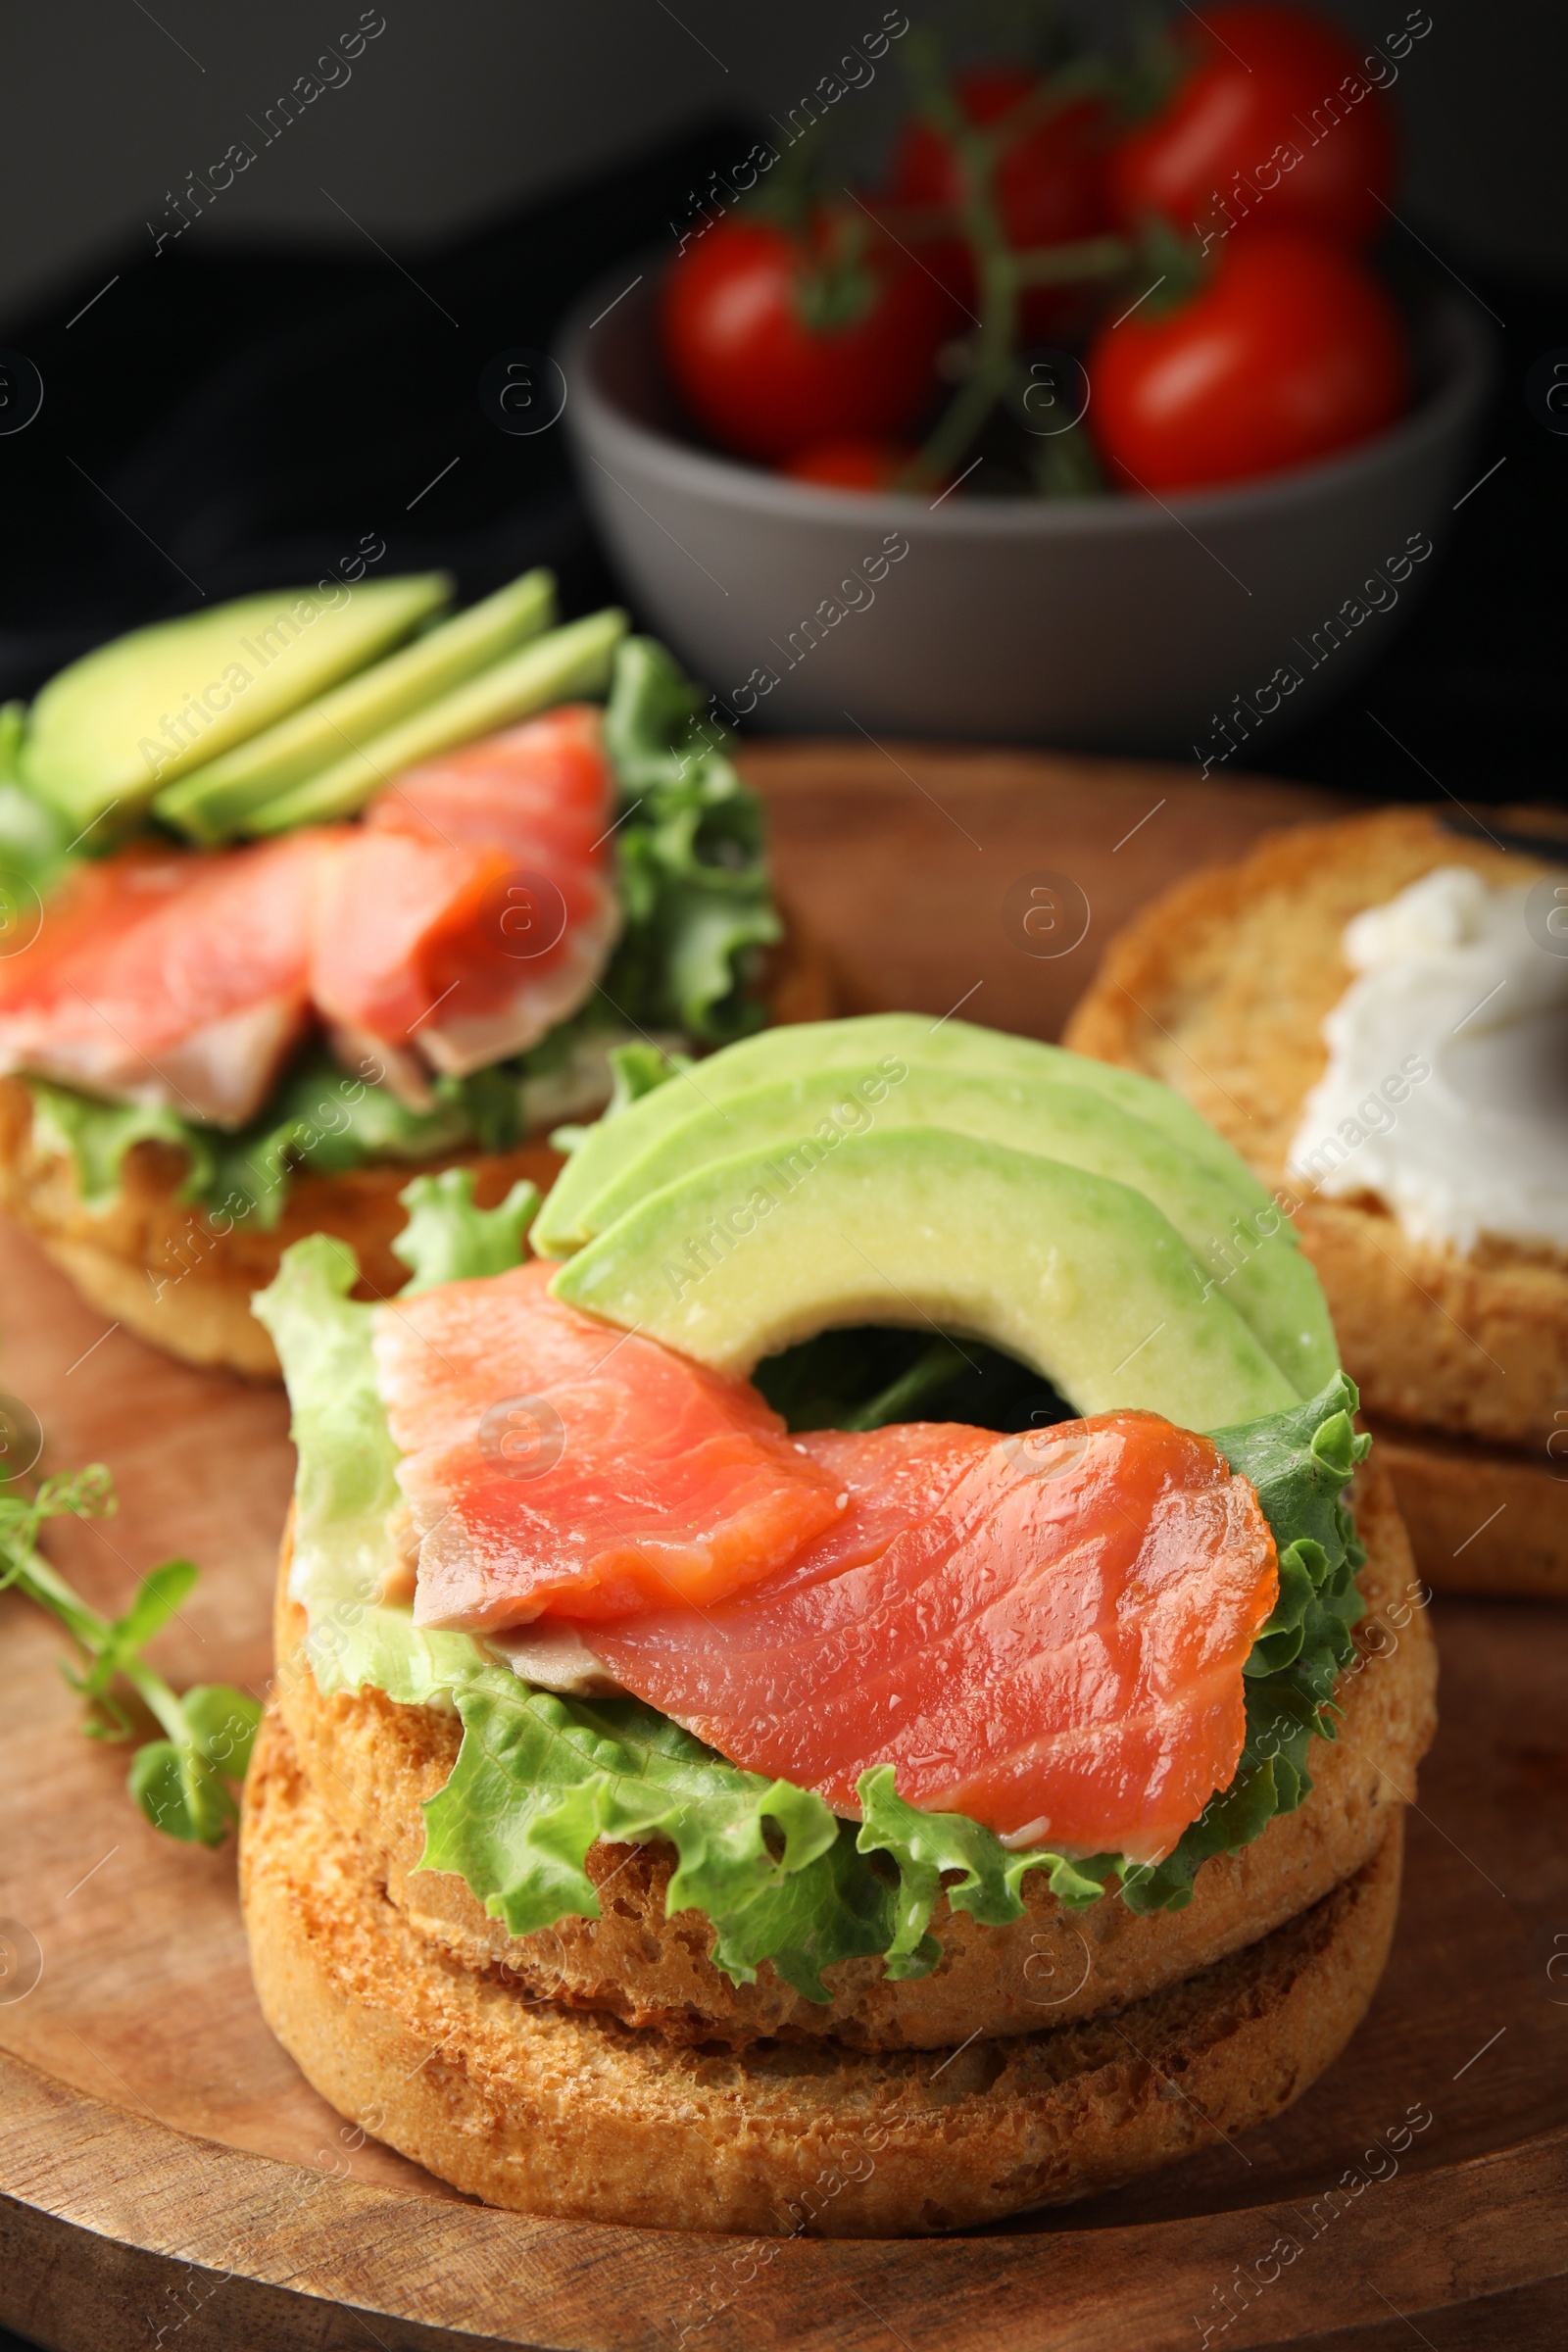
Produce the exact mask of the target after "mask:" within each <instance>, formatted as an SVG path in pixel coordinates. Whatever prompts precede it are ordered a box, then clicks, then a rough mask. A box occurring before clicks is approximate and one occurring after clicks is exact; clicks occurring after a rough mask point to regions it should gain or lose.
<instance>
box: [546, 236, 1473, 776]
mask: <svg viewBox="0 0 1568 2352" xmlns="http://www.w3.org/2000/svg"><path fill="white" fill-rule="evenodd" d="M620 282H621V285H622V286H624V283H625V280H624V277H622V278H621V281H620ZM615 290H616V289H615V286H614V284H613V281H607V282H606V284H605V285H602V286H600V287H596V288H595V289H594V290H593V291H592V292H591V293H590V294H589V295H588V296H587V297H586V298H585V300H584V301H583V302H582V303H581V305H580V306H579V307H578V308H577V310H576V311H575V312H574V313H573V315H572V317H571V319H570V320H569V321H568V322H567V325H566V328H565V330H564V335H563V339H562V343H561V346H560V351H559V355H558V356H559V358H560V361H561V365H562V367H563V368H564V373H565V380H566V385H567V398H566V407H565V421H566V424H567V427H568V429H569V431H570V434H571V438H572V444H573V447H574V450H575V453H576V457H577V460H578V465H579V469H580V472H581V476H582V479H583V483H584V486H585V488H586V491H587V494H588V498H589V501H590V504H591V506H592V509H593V512H594V515H595V516H596V518H597V520H598V523H599V526H600V528H601V530H602V532H603V534H604V537H605V540H606V542H607V544H608V546H609V548H610V550H611V554H612V557H613V561H614V563H615V564H616V567H617V568H618V570H619V572H620V573H621V575H622V577H623V579H624V580H625V583H626V586H627V588H628V590H629V591H630V593H631V594H632V596H633V597H634V598H635V599H636V601H637V604H638V606H639V607H640V609H641V610H642V612H643V613H646V614H647V615H648V617H649V619H650V620H651V621H652V623H653V624H654V626H656V627H657V628H658V630H659V631H660V633H661V634H662V636H664V637H666V638H667V639H668V640H669V642H670V644H671V645H672V646H674V647H675V648H676V649H677V651H678V652H679V653H680V655H681V657H682V659H683V660H684V661H685V662H687V663H688V664H689V666H690V667H691V669H692V671H693V672H694V674H695V675H696V676H698V677H700V678H702V679H704V680H705V681H706V682H707V684H708V685H709V686H710V687H711V688H712V690H713V692H714V693H715V695H716V696H717V697H718V700H719V702H720V704H721V705H723V706H724V707H725V708H726V709H727V710H728V711H729V712H730V713H732V714H733V715H735V716H738V717H740V718H742V719H743V720H744V721H745V722H746V723H748V724H751V725H757V726H765V727H784V728H790V729H801V730H814V731H825V732H830V733H835V734H842V733H845V732H849V731H852V730H853V729H854V728H855V727H856V726H858V727H861V728H864V729H866V730H867V731H869V732H870V733H872V734H877V735H879V734H881V733H883V732H884V731H887V732H892V733H899V734H915V735H946V736H956V737H969V738H987V737H990V738H1006V739H1011V740H1018V739H1025V740H1028V739H1033V740H1036V741H1043V742H1050V743H1056V744H1064V745H1083V746H1085V747H1088V748H1091V749H1097V748H1098V749H1114V750H1119V751H1162V750H1176V749H1179V750H1181V751H1184V752H1189V753H1191V752H1192V750H1193V749H1194V748H1195V747H1196V750H1197V753H1198V756H1199V757H1200V759H1201V758H1202V757H1203V756H1204V754H1205V752H1206V753H1209V754H1211V755H1212V757H1213V758H1215V759H1218V758H1220V757H1221V756H1223V754H1224V752H1225V747H1226V744H1227V743H1230V744H1233V745H1235V746H1237V747H1238V748H1239V747H1240V745H1241V743H1242V742H1243V741H1244V740H1246V739H1247V738H1249V737H1250V735H1251V734H1253V733H1258V734H1261V733H1263V732H1264V731H1265V730H1266V731H1268V732H1271V733H1272V734H1273V735H1274V736H1276V737H1277V736H1278V735H1280V734H1283V733H1284V732H1285V730H1286V728H1287V727H1288V726H1289V725H1291V724H1292V723H1294V722H1295V721H1296V720H1298V719H1299V718H1300V717H1302V716H1304V715H1306V714H1307V713H1308V712H1309V711H1311V710H1312V709H1313V708H1314V707H1315V706H1316V705H1317V704H1318V703H1319V702H1321V701H1322V700H1323V699H1325V698H1326V697H1327V696H1328V695H1330V694H1332V693H1336V692H1338V691H1340V690H1341V689H1342V688H1343V687H1344V686H1345V685H1346V684H1347V683H1348V681H1349V680H1350V678H1351V677H1352V676H1353V675H1354V674H1355V672H1356V671H1357V670H1359V669H1361V668H1364V667H1365V666H1366V664H1367V663H1368V662H1371V661H1372V660H1373V658H1374V657H1375V656H1376V655H1377V654H1379V653H1380V652H1381V651H1383V650H1384V649H1385V648H1386V647H1387V646H1388V644H1389V642H1390V638H1391V635H1392V633H1393V631H1394V630H1395V629H1397V627H1398V626H1399V625H1400V622H1401V621H1402V619H1403V617H1404V615H1405V614H1406V613H1407V612H1408V610H1409V607H1410V605H1411V604H1412V603H1413V601H1414V599H1415V598H1416V596H1417V595H1418V594H1419V593H1420V591H1421V589H1422V587H1423V586H1424V584H1425V582H1426V580H1427V579H1428V577H1429V576H1430V574H1431V572H1432V570H1433V569H1434V568H1435V566H1434V562H1433V559H1432V556H1431V555H1430V554H1427V555H1424V556H1421V555H1417V556H1414V557H1412V555H1411V554H1410V551H1411V550H1412V549H1421V548H1429V549H1430V548H1436V547H1438V546H1441V543H1442V540H1443V537H1444V535H1445V532H1446V528H1447V525H1448V523H1449V521H1450V518H1451V511H1452V507H1453V501H1454V499H1455V497H1456V495H1457V494H1458V493H1459V491H1460V490H1461V489H1462V488H1463V487H1464V482H1465V480H1466V479H1467V478H1468V477H1467V476H1466V475H1465V468H1466V466H1467V465H1468V464H1469V463H1470V450H1471V445H1472V442H1473V437H1474V428H1475V424H1476V420H1477V417H1478V413H1479V410H1480V407H1481V404H1482V401H1483V399H1484V396H1485V393H1486V389H1487V382H1488V377H1489V372H1490V348H1491V347H1490V338H1489V335H1488V332H1487V330H1486V329H1485V327H1484V323H1483V322H1482V321H1481V320H1480V319H1479V318H1478V316H1477V314H1476V313H1475V312H1474V311H1473V310H1472V309H1471V308H1470V306H1469V305H1467V304H1465V303H1463V302H1461V301H1460V300H1459V299H1458V298H1457V297H1456V296H1449V295H1447V294H1446V293H1443V294H1439V295H1436V296H1434V297H1433V298H1431V299H1430V300H1429V301H1428V303H1427V304H1426V306H1425V308H1424V310H1423V312H1422V315H1421V317H1420V319H1419V321H1418V323H1417V326H1416V330H1415V341H1416V352H1417V363H1418V372H1419V380H1420V381H1421V383H1422V385H1423V391H1422V395H1421V397H1420V399H1419V401H1418V403H1417V406H1416V407H1415V409H1414V410H1413V411H1412V413H1411V414H1410V416H1408V417H1406V418H1404V420H1403V421H1402V422H1401V423H1399V424H1397V425H1396V426H1395V427H1394V429H1393V430H1392V431H1390V432H1387V433H1384V434H1381V435H1380V436H1379V437H1378V438H1377V439H1376V440H1374V441H1369V442H1367V443H1365V444H1364V445H1363V446H1362V447H1360V448H1358V449H1354V450H1351V451H1350V452H1349V453H1348V455H1346V456H1345V457H1343V458H1337V459H1333V460H1330V461H1329V462H1327V463H1326V464H1323V465H1318V466H1306V467H1303V468H1301V469H1300V470H1299V471H1297V472H1294V473H1289V474H1276V475H1274V476H1272V477H1270V478H1267V479H1264V480H1261V481H1258V482H1255V483H1248V484H1245V485H1243V486H1241V487H1239V488H1236V489H1225V490H1217V491H1202V492H1197V493H1192V492H1189V493H1180V494H1178V493H1173V494H1172V495H1171V497H1170V498H1169V499H1168V501H1166V502H1165V503H1164V504H1159V503H1156V502H1155V501H1153V500H1152V499H1145V498H1140V497H1125V498H1124V497H1112V498H1103V499H1085V500H1082V501H1072V502H1048V501H1044V500H1030V499H989V498H964V497H961V496H960V497H954V496H950V497H948V498H946V499H944V500H943V501H942V503H941V504H939V505H937V506H935V507H932V506H931V505H930V504H929V503H928V502H927V501H926V500H925V499H924V498H911V497H908V496H907V495H905V494H902V493H899V494H895V493H891V492H887V493H874V494H870V495H866V496H859V495H850V496H846V495H844V494H842V493H839V492H835V491H829V490H819V489H815V488H813V487H810V486H809V485H805V484H801V483H797V482H791V481H786V480H782V479H780V478H779V477H778V476H776V475H773V474H769V473H765V472H762V471H760V470H759V469H757V468H755V467H753V466H746V465H742V464H740V463H738V462H736V461H734V460H731V459H728V458H722V457H716V456H714V455H713V454H712V453H711V451H709V450H707V449H704V448H701V447H699V446H697V445H696V444H695V442H694V441H693V439H692V438H691V435H690V432H689V428H687V427H686V426H685V425H684V424H683V422H682V420H681V417H680V415H679V412H678V410H677V409H676V407H675V404H674V402H673V400H672V397H671V395H670V393H669V391H668V388H667V386H666V385H665V383H664V381H663V378H662V370H661V368H660V364H659V358H658V352H657V347H656V340H655V333H654V316H653V313H654V300H655V292H656V288H655V284H654V282H653V280H652V272H650V276H649V278H647V279H645V281H644V282H643V283H642V284H641V285H640V286H638V287H637V288H636V289H635V290H634V291H633V292H632V293H631V294H629V295H626V296H625V297H624V299H623V300H620V301H618V302H616V303H615V304H614V306H613V309H611V310H610V311H609V313H608V315H606V316H603V317H601V316H600V314H601V313H603V312H604V310H605V305H606V304H607V303H608V302H610V300H611V298H612V296H613V293H614V292H615ZM593 320H597V321H598V323H597V324H591V323H590V321H593ZM899 548H905V549H907V553H904V554H902V555H899V556H897V557H896V558H895V559H894V560H889V558H890V555H891V554H892V551H895V550H897V549H899ZM1237 698H1241V700H1240V703H1239V704H1238V700H1237ZM1228 711H1229V712H1231V713H1232V716H1231V717H1230V718H1229V720H1227V717H1226V713H1227V712H1228ZM1260 750H1261V747H1260Z"/></svg>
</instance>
